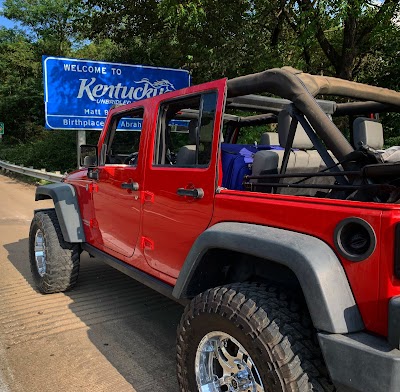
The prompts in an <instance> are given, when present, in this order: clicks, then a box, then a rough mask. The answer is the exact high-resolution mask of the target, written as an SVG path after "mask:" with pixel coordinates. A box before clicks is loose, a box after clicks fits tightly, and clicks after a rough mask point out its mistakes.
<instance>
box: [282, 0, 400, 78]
mask: <svg viewBox="0 0 400 392" xmlns="http://www.w3.org/2000/svg"><path fill="white" fill-rule="evenodd" d="M399 9H400V3H399V2H398V1H397V0H384V1H381V2H380V1H379V2H377V1H362V0H333V1H332V0H329V1H328V0H321V1H317V0H295V1H293V0H289V1H282V3H281V5H280V9H279V16H280V17H279V19H278V20H277V25H276V26H275V36H276V35H279V30H280V28H281V25H280V24H281V23H283V20H286V22H287V23H288V24H289V26H290V27H291V28H292V30H293V31H294V32H295V34H296V35H297V37H298V39H299V40H300V41H301V42H304V41H307V39H309V37H312V39H315V40H316V41H317V42H318V44H319V46H320V48H321V50H322V52H323V54H324V56H325V57H326V59H327V60H328V62H329V64H330V66H332V67H333V70H334V71H333V74H334V75H335V76H338V77H340V78H343V79H353V78H354V77H355V76H356V75H357V74H358V73H359V72H360V67H361V66H362V65H363V61H364V60H365V58H366V57H367V56H368V55H369V54H371V52H372V51H373V50H374V48H376V45H377V44H378V43H379V40H380V39H382V38H383V37H384V36H386V35H387V34H389V33H390V31H393V29H396V25H395V23H394V22H393V17H394V16H395V15H396V14H397V13H398V12H399ZM276 41H277V39H275V42H276ZM305 55H306V56H310V54H309V53H306V54H305Z"/></svg>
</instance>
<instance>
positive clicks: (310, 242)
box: [173, 222, 364, 333]
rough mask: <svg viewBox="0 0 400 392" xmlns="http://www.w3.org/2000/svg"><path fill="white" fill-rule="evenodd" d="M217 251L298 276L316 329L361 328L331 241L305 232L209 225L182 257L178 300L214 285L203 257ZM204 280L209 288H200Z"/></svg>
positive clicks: (340, 330)
mask: <svg viewBox="0 0 400 392" xmlns="http://www.w3.org/2000/svg"><path fill="white" fill-rule="evenodd" d="M215 251H217V252H218V251H225V252H237V253H238V254H245V255H248V256H251V257H255V258H257V259H258V260H261V261H263V262H265V263H269V266H278V268H284V269H288V270H290V271H291V272H292V273H293V276H294V277H295V278H296V279H297V280H298V283H299V285H300V288H301V290H302V292H303V294H304V297H305V300H306V303H307V306H308V309H309V312H310V315H311V319H312V321H313V324H314V326H315V328H317V329H319V330H322V331H326V332H331V333H349V332H355V331H360V330H362V329H363V328H364V324H363V321H362V318H361V315H360V312H359V310H358V307H357V304H356V302H355V300H354V297H353V293H352V291H351V289H350V286H349V283H348V280H347V277H346V274H345V272H344V269H343V267H342V265H341V263H340V261H339V260H338V258H337V256H336V255H335V253H334V252H333V250H332V249H331V248H330V247H329V245H327V244H326V243H325V242H323V241H321V240H320V239H318V238H315V237H312V236H309V235H306V234H302V233H297V232H292V231H288V230H283V229H278V228H274V227H266V226H260V225H254V224H247V223H238V222H222V223H217V224H216V225H214V226H212V227H210V228H209V229H207V230H206V231H205V232H203V233H202V234H201V235H200V236H199V237H198V239H197V240H196V242H195V243H194V245H193V247H192V248H191V250H190V252H189V254H188V256H187V258H186V260H185V263H184V265H183V267H182V269H181V272H180V274H179V277H178V279H177V282H176V285H175V287H174V290H173V295H174V296H175V297H176V298H178V299H183V298H192V297H193V296H195V295H197V294H198V293H199V292H200V291H203V290H205V289H207V288H210V287H211V286H212V285H213V284H214V282H213V281H212V280H213V278H212V276H213V273H212V271H211V273H210V271H209V270H208V269H206V268H204V269H203V268H202V266H204V264H203V263H205V262H207V257H206V256H207V255H209V254H210V252H215ZM209 265H212V263H209ZM214 267H215V269H218V268H219V266H218V265H215V264H214ZM217 272H218V271H217ZM214 273H216V271H214ZM219 273H223V271H221V270H220V271H219ZM200 281H202V283H201V284H200V283H199V282H200ZM204 281H205V282H210V283H211V286H209V287H206V288H204Z"/></svg>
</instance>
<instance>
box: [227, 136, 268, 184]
mask: <svg viewBox="0 0 400 392" xmlns="http://www.w3.org/2000/svg"><path fill="white" fill-rule="evenodd" d="M270 149H271V146H260V145H259V146H255V145H251V144H229V143H222V144H221V151H222V156H221V160H222V174H223V177H222V186H223V187H224V188H228V189H235V190H243V189H244V188H243V185H242V182H243V178H244V176H246V175H249V174H251V164H252V163H253V156H254V154H255V153H256V152H257V151H260V150H270Z"/></svg>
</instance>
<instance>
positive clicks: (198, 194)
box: [176, 188, 204, 199]
mask: <svg viewBox="0 0 400 392" xmlns="http://www.w3.org/2000/svg"><path fill="white" fill-rule="evenodd" d="M176 193H177V194H178V195H179V196H189V197H194V198H195V199H202V198H203V197H204V191H203V189H201V188H194V189H186V188H178V189H177V190H176Z"/></svg>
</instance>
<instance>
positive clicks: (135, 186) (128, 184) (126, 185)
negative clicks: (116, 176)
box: [121, 182, 139, 191]
mask: <svg viewBox="0 0 400 392" xmlns="http://www.w3.org/2000/svg"><path fill="white" fill-rule="evenodd" d="M121 188H122V189H128V190H130V191H138V190H139V184H138V183H137V182H123V183H122V184H121Z"/></svg>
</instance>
